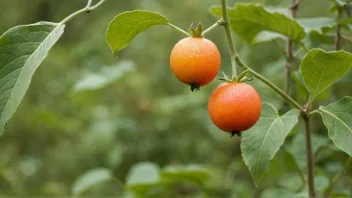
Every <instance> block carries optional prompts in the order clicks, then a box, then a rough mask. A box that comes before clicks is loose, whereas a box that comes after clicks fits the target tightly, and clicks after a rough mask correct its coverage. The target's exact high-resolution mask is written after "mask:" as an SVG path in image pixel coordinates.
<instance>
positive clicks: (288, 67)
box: [285, 0, 300, 95]
mask: <svg viewBox="0 0 352 198" xmlns="http://www.w3.org/2000/svg"><path fill="white" fill-rule="evenodd" d="M299 3H300V0H292V3H291V6H290V9H291V16H292V18H296V15H297V10H298V7H299ZM292 43H293V42H292V40H291V39H288V40H287V43H286V66H285V67H286V76H285V93H286V94H287V95H289V94H290V80H291V69H292V64H293V53H292Z"/></svg>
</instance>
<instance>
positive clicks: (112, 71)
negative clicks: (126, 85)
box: [73, 61, 135, 92]
mask: <svg viewBox="0 0 352 198" xmlns="http://www.w3.org/2000/svg"><path fill="white" fill-rule="evenodd" d="M133 70H135V67H134V63H133V62H132V61H121V62H119V63H118V64H116V65H115V66H110V67H103V68H102V69H101V70H100V71H99V72H97V73H88V74H86V75H84V76H83V77H82V78H81V79H79V80H78V81H77V82H76V84H75V85H74V87H73V90H74V91H75V92H82V91H92V90H99V89H102V88H104V87H106V86H108V85H110V84H112V83H114V82H116V81H118V80H120V79H121V78H123V77H124V76H125V75H126V74H128V73H130V72H131V71H133Z"/></svg>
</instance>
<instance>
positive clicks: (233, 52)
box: [220, 0, 238, 78]
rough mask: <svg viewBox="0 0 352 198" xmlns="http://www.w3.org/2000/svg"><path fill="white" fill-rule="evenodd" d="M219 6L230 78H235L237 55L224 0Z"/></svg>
mask: <svg viewBox="0 0 352 198" xmlns="http://www.w3.org/2000/svg"><path fill="white" fill-rule="evenodd" d="M221 7H222V20H221V22H220V24H221V25H223V26H224V28H225V32H226V38H227V41H228V43H229V47H230V54H231V65H232V78H234V77H236V78H237V71H236V61H235V59H236V57H238V54H237V51H236V48H235V45H234V43H233V39H232V35H231V29H230V21H229V16H228V14H227V6H226V0H221Z"/></svg>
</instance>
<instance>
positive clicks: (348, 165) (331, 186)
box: [324, 156, 352, 198]
mask: <svg viewBox="0 0 352 198" xmlns="http://www.w3.org/2000/svg"><path fill="white" fill-rule="evenodd" d="M351 163H352V157H350V156H349V157H348V160H347V161H346V163H345V165H344V167H343V169H342V170H341V171H340V172H338V173H336V175H335V176H334V177H333V179H332V180H331V182H330V184H329V186H328V188H327V189H326V191H325V193H324V197H326V198H328V197H330V194H331V192H332V190H333V189H334V187H335V185H336V184H337V182H338V181H339V180H340V178H341V177H342V175H343V174H345V172H346V171H347V170H348V168H351Z"/></svg>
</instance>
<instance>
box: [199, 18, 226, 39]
mask: <svg viewBox="0 0 352 198" xmlns="http://www.w3.org/2000/svg"><path fill="white" fill-rule="evenodd" d="M221 22H222V21H221V20H219V21H217V22H216V23H214V24H213V25H212V26H210V27H209V28H208V29H206V30H204V31H203V33H202V37H204V36H205V35H206V34H208V33H209V32H210V31H212V30H213V29H215V28H217V27H219V26H220V25H221Z"/></svg>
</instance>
